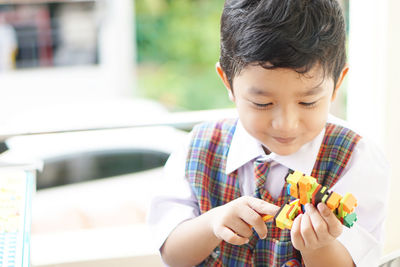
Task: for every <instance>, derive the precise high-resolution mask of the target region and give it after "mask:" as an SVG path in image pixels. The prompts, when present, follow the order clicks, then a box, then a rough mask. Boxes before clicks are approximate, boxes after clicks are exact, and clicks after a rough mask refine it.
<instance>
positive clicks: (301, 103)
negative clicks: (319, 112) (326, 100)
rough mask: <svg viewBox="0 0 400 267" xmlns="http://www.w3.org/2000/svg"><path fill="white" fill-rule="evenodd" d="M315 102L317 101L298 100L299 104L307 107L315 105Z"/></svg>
mask: <svg viewBox="0 0 400 267" xmlns="http://www.w3.org/2000/svg"><path fill="white" fill-rule="evenodd" d="M315 104H317V101H314V102H300V105H302V106H305V107H308V108H310V107H313V106H315Z"/></svg>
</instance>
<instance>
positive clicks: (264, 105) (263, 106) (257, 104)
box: [253, 103, 272, 108]
mask: <svg viewBox="0 0 400 267" xmlns="http://www.w3.org/2000/svg"><path fill="white" fill-rule="evenodd" d="M253 104H254V105H256V106H257V107H259V108H266V107H269V106H271V105H272V103H267V104H259V103H253Z"/></svg>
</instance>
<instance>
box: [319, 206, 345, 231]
mask: <svg viewBox="0 0 400 267" xmlns="http://www.w3.org/2000/svg"><path fill="white" fill-rule="evenodd" d="M317 208H318V210H319V212H320V214H321V216H322V218H323V219H324V220H325V222H326V224H327V226H328V231H329V233H330V234H331V236H333V237H338V236H339V235H340V234H341V233H342V231H343V226H342V224H341V223H340V221H339V220H338V219H337V218H336V216H335V215H334V214H333V212H332V211H331V210H330V209H329V208H328V207H327V206H326V205H325V204H324V203H319V204H318V206H317Z"/></svg>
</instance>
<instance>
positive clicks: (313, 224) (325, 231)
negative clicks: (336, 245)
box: [291, 203, 343, 253]
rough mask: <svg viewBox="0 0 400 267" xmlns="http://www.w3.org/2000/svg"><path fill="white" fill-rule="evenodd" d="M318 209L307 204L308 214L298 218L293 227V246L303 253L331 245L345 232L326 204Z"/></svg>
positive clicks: (320, 205)
mask: <svg viewBox="0 0 400 267" xmlns="http://www.w3.org/2000/svg"><path fill="white" fill-rule="evenodd" d="M317 207H318V209H316V208H315V207H314V206H313V205H311V204H307V205H306V207H305V209H306V212H305V213H304V214H301V215H299V216H297V218H296V219H295V220H294V222H293V225H292V230H291V238H292V243H293V246H294V247H295V248H296V249H297V250H300V251H301V252H303V253H304V252H311V251H313V250H315V249H318V248H322V247H325V246H327V245H329V244H331V243H332V242H333V241H334V240H336V238H337V237H338V236H339V235H340V234H341V233H342V231H343V225H342V224H341V223H340V221H339V220H338V219H337V218H336V216H335V215H334V214H333V213H332V211H331V210H330V209H329V208H328V207H327V206H326V205H325V204H323V203H319V204H318V206H317Z"/></svg>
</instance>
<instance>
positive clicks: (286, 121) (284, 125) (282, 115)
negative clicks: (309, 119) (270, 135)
mask: <svg viewBox="0 0 400 267" xmlns="http://www.w3.org/2000/svg"><path fill="white" fill-rule="evenodd" d="M298 125H299V121H298V116H297V114H296V112H295V111H291V110H287V109H286V110H280V111H278V112H277V113H276V114H274V118H273V120H272V127H273V128H274V129H275V130H276V131H277V132H280V133H282V134H285V135H286V134H290V133H292V132H293V131H295V130H296V129H297V127H298ZM283 137H289V136H283Z"/></svg>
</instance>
